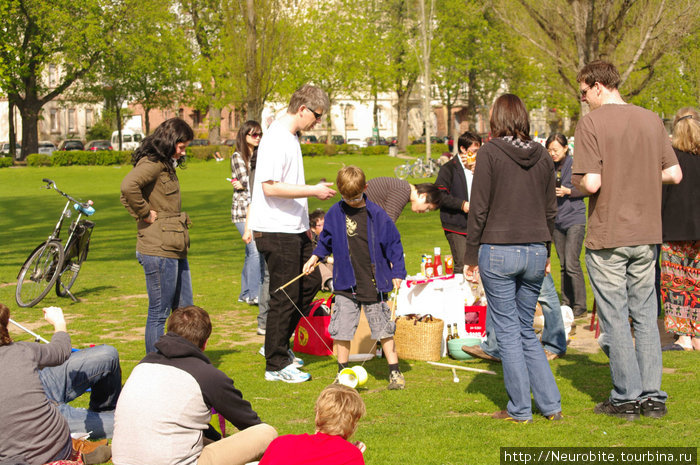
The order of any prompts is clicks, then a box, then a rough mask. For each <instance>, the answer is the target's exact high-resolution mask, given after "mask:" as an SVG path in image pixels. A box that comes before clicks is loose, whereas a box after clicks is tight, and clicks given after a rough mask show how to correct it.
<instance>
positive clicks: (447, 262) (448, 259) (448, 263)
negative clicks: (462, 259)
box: [445, 255, 455, 276]
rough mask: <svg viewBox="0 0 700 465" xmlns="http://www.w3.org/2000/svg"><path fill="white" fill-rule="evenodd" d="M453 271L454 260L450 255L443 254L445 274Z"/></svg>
mask: <svg viewBox="0 0 700 465" xmlns="http://www.w3.org/2000/svg"><path fill="white" fill-rule="evenodd" d="M454 272H455V270H454V260H453V259H452V255H445V274H446V275H448V276H449V275H451V274H454Z"/></svg>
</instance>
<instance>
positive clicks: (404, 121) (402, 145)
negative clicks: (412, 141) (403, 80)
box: [396, 83, 413, 152]
mask: <svg viewBox="0 0 700 465" xmlns="http://www.w3.org/2000/svg"><path fill="white" fill-rule="evenodd" d="M412 88H413V83H411V84H410V85H409V86H407V88H406V89H404V90H397V91H396V95H397V97H398V100H399V101H398V106H399V108H398V118H397V119H396V126H397V133H398V134H397V137H398V139H399V144H398V145H399V152H405V151H406V146H407V145H408V97H409V96H410V95H411V89H412Z"/></svg>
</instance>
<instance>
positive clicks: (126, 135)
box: [110, 129, 146, 150]
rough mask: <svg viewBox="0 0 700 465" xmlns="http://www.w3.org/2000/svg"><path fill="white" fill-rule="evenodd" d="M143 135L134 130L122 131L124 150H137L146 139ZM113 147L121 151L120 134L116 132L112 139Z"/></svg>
mask: <svg viewBox="0 0 700 465" xmlns="http://www.w3.org/2000/svg"><path fill="white" fill-rule="evenodd" d="M144 137H146V136H144V135H143V133H142V132H141V131H134V130H132V129H122V150H136V147H138V146H139V144H140V143H141V141H142V140H143V139H144ZM110 142H111V143H112V147H114V148H115V149H117V150H119V132H118V131H114V132H113V133H112V137H111V139H110Z"/></svg>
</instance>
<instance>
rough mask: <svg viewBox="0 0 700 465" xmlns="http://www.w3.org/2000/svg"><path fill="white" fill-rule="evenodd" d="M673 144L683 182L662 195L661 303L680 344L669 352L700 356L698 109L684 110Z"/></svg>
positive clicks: (665, 189)
mask: <svg viewBox="0 0 700 465" xmlns="http://www.w3.org/2000/svg"><path fill="white" fill-rule="evenodd" d="M671 143H672V145H673V150H674V151H675V152H676V157H677V158H678V163H679V164H680V166H681V170H682V171H683V180H682V181H681V182H680V184H677V185H670V184H668V185H664V186H663V191H662V192H663V196H662V201H661V217H662V220H663V240H664V242H663V244H662V246H661V297H662V300H663V303H664V313H665V316H664V323H665V324H666V331H668V332H670V333H673V334H675V335H676V336H677V337H678V339H677V340H676V342H675V344H672V345H671V346H667V347H664V350H700V292H698V289H699V285H698V282H699V280H700V202H698V199H700V113H698V111H697V110H696V109H695V108H692V107H685V108H681V109H680V110H678V112H677V113H676V117H675V118H674V119H673V138H672V140H671Z"/></svg>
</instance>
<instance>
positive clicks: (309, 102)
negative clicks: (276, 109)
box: [287, 84, 331, 114]
mask: <svg viewBox="0 0 700 465" xmlns="http://www.w3.org/2000/svg"><path fill="white" fill-rule="evenodd" d="M302 105H304V106H305V107H306V108H308V109H309V110H314V111H315V112H316V113H325V112H327V111H328V108H330V106H331V102H330V100H329V99H328V95H327V94H326V93H325V92H324V91H323V89H321V88H319V87H316V86H312V85H311V84H304V85H303V86H301V87H300V88H299V89H297V91H296V92H294V94H292V98H291V99H289V106H288V107H287V113H291V114H294V113H296V112H297V111H299V108H301V106H302Z"/></svg>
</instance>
